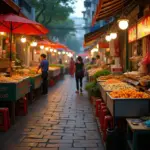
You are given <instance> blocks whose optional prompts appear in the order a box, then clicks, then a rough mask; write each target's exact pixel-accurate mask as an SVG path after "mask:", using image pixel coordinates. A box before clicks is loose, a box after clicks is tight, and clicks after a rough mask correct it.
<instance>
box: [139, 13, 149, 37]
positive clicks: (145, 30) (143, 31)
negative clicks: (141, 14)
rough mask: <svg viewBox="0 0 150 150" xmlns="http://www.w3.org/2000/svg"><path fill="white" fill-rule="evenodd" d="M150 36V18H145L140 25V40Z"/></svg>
mask: <svg viewBox="0 0 150 150" xmlns="http://www.w3.org/2000/svg"><path fill="white" fill-rule="evenodd" d="M149 34H150V16H148V17H145V18H144V19H142V20H141V21H140V22H139V23H138V39H140V38H142V37H145V36H147V35H149Z"/></svg>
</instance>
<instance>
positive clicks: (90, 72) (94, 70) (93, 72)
mask: <svg viewBox="0 0 150 150" xmlns="http://www.w3.org/2000/svg"><path fill="white" fill-rule="evenodd" d="M101 70H102V68H92V69H90V70H88V71H87V72H88V74H89V76H93V75H94V74H95V73H96V72H98V71H101Z"/></svg>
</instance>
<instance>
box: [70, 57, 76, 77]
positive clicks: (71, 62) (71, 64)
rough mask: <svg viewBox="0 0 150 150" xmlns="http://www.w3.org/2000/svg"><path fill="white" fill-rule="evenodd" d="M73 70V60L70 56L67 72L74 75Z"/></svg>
mask: <svg viewBox="0 0 150 150" xmlns="http://www.w3.org/2000/svg"><path fill="white" fill-rule="evenodd" d="M74 71H75V62H74V60H73V58H71V60H70V64H69V73H70V75H71V76H72V77H74Z"/></svg>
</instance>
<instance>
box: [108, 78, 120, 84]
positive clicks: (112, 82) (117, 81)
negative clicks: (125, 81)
mask: <svg viewBox="0 0 150 150" xmlns="http://www.w3.org/2000/svg"><path fill="white" fill-rule="evenodd" d="M105 83H106V84H114V83H121V81H120V80H117V79H109V80H107V81H106V82H105Z"/></svg>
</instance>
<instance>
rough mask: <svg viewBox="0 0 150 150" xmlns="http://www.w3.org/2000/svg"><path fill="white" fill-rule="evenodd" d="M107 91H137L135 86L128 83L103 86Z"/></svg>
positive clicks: (103, 84)
mask: <svg viewBox="0 0 150 150" xmlns="http://www.w3.org/2000/svg"><path fill="white" fill-rule="evenodd" d="M101 85H102V87H103V88H104V90H105V91H118V90H126V89H130V90H132V89H135V88H134V87H133V86H131V85H129V84H127V83H123V82H120V83H113V84H105V83H102V84H101Z"/></svg>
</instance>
